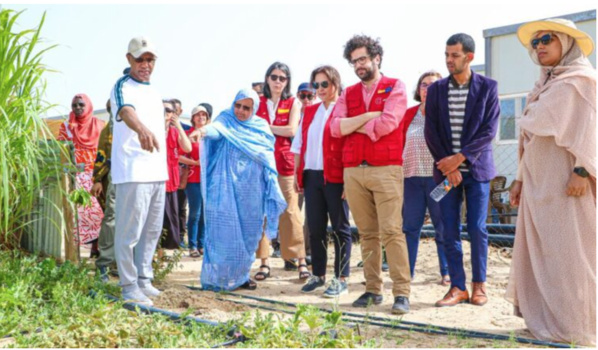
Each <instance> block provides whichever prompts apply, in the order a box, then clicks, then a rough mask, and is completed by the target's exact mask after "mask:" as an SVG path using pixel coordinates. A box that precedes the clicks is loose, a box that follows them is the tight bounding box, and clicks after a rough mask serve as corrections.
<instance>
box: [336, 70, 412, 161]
mask: <svg viewBox="0 0 598 350" xmlns="http://www.w3.org/2000/svg"><path fill="white" fill-rule="evenodd" d="M396 82H397V79H393V78H387V77H385V76H382V78H381V79H380V82H378V85H377V86H376V91H375V92H374V95H373V96H372V100H371V101H370V105H369V108H366V105H365V102H364V101H363V93H362V85H361V83H357V84H355V85H353V86H350V87H348V88H347V92H346V102H347V118H351V117H355V116H358V115H361V114H364V113H366V112H381V111H383V110H384V104H385V103H386V99H387V98H388V96H389V95H390V93H391V91H392V89H393V88H394V86H395V84H396ZM402 138H403V133H402V132H401V126H400V125H399V127H397V128H396V129H395V130H393V131H392V132H391V133H390V134H387V135H385V136H382V137H381V138H380V139H379V140H378V141H376V142H372V140H371V139H370V137H369V136H368V135H365V134H362V133H358V132H354V133H352V134H350V135H347V136H345V145H344V147H343V166H344V167H345V168H351V167H356V166H358V165H360V164H361V163H362V162H363V161H366V162H367V163H368V164H369V165H373V166H385V165H403V142H402Z"/></svg>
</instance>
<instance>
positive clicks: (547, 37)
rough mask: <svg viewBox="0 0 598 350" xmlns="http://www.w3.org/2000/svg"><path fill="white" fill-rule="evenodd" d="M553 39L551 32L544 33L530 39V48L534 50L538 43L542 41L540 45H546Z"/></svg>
mask: <svg viewBox="0 0 598 350" xmlns="http://www.w3.org/2000/svg"><path fill="white" fill-rule="evenodd" d="M553 40H554V35H553V34H544V35H542V36H541V37H539V38H535V39H532V48H533V49H534V50H535V49H536V48H537V47H538V44H540V43H542V45H544V46H546V45H548V44H550V43H551V42H552V41H553Z"/></svg>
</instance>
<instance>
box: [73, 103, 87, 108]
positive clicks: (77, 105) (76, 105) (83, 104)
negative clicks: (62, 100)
mask: <svg viewBox="0 0 598 350" xmlns="http://www.w3.org/2000/svg"><path fill="white" fill-rule="evenodd" d="M71 107H73V108H75V107H85V103H73V104H72V105H71Z"/></svg>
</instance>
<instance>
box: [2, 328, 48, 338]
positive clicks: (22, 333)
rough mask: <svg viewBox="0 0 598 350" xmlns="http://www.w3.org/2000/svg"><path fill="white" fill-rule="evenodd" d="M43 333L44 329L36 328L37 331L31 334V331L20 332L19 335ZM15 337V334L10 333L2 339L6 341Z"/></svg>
mask: <svg viewBox="0 0 598 350" xmlns="http://www.w3.org/2000/svg"><path fill="white" fill-rule="evenodd" d="M41 332H42V329H41V328H36V329H35V330H34V331H33V332H29V331H20V332H19V334H20V335H27V334H29V333H41ZM14 337H15V335H14V334H12V333H9V334H7V335H5V336H3V337H2V339H6V338H14Z"/></svg>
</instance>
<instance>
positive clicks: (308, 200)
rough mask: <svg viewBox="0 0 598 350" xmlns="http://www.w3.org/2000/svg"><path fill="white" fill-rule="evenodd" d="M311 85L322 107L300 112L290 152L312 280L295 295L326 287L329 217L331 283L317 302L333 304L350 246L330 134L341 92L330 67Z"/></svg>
mask: <svg viewBox="0 0 598 350" xmlns="http://www.w3.org/2000/svg"><path fill="white" fill-rule="evenodd" d="M311 84H312V86H313V87H314V89H316V92H317V94H318V97H319V98H320V100H321V101H322V102H321V103H318V104H315V105H313V106H309V107H306V108H305V113H304V114H303V119H302V120H301V124H300V128H299V130H300V131H299V132H298V133H297V136H295V139H294V140H293V145H292V147H291V151H292V152H293V153H295V174H296V177H295V179H296V181H295V189H296V191H297V192H303V193H304V194H305V211H306V214H307V224H308V227H309V232H310V241H311V242H310V244H311V250H312V253H311V254H312V264H313V265H312V267H313V274H314V275H313V276H312V277H311V278H310V279H309V280H308V281H307V283H306V284H305V285H304V286H303V288H302V289H301V291H302V292H303V293H312V292H314V291H315V290H316V289H318V288H323V287H324V285H325V283H326V262H327V261H328V254H327V250H328V234H327V230H326V228H327V226H328V218H329V217H330V222H331V223H332V228H333V230H334V232H333V234H332V237H333V240H334V252H335V258H334V275H335V278H334V279H332V281H331V283H330V286H329V287H328V288H327V289H326V291H324V294H323V296H324V297H328V298H334V297H338V296H340V295H342V294H347V293H348V289H347V280H346V279H347V278H348V277H349V272H350V267H349V261H350V260H351V246H352V241H351V228H350V226H349V206H348V204H347V201H346V200H345V199H344V195H343V191H344V185H343V164H342V150H343V139H342V138H335V137H332V135H331V134H330V120H331V119H330V115H331V114H332V111H333V110H334V106H335V103H336V100H337V99H338V97H339V95H340V92H341V89H342V88H341V78H340V74H339V73H338V71H337V70H336V69H334V68H333V67H331V66H322V67H319V68H316V69H315V70H314V71H313V72H312V73H311Z"/></svg>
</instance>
